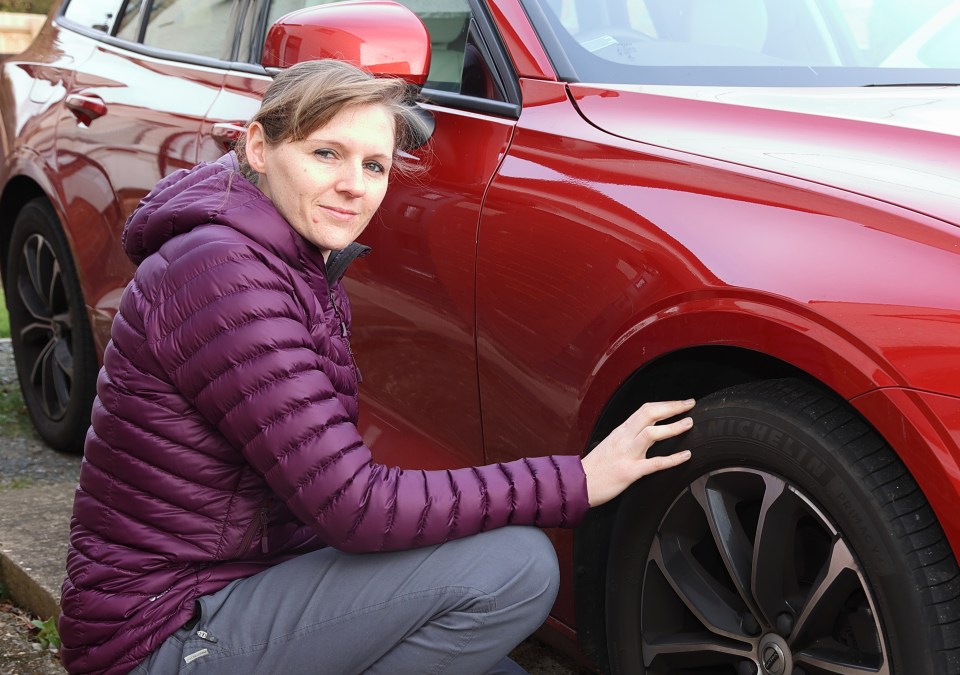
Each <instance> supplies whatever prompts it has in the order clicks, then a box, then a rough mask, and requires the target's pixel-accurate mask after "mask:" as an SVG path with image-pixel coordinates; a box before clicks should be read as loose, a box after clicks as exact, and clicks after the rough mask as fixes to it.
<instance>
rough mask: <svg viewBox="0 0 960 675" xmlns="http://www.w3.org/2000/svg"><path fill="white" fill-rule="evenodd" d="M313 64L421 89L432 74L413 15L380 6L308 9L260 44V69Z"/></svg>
mask: <svg viewBox="0 0 960 675" xmlns="http://www.w3.org/2000/svg"><path fill="white" fill-rule="evenodd" d="M318 35H322V36H323V37H322V39H317V36H318ZM312 59H341V60H343V61H349V62H350V63H353V64H354V65H357V66H360V67H361V68H365V69H367V70H370V71H372V72H376V73H381V74H383V75H390V76H393V77H400V78H402V79H404V80H406V81H408V82H409V83H410V84H413V85H416V86H423V84H424V82H426V81H427V72H428V71H429V70H430V36H429V34H428V33H427V29H426V27H425V26H424V25H423V22H422V21H421V20H420V19H419V18H417V16H416V15H415V14H413V13H412V12H410V11H408V10H407V9H406V8H404V7H402V6H401V5H398V4H396V3H394V2H379V1H378V0H351V1H349V2H341V3H337V4H335V5H328V6H322V7H316V8H308V9H304V10H300V11H298V12H292V13H290V14H287V15H286V16H283V17H281V18H280V19H279V20H277V22H276V23H274V24H273V26H272V27H271V28H270V30H269V32H268V33H267V39H266V41H265V42H264V46H263V59H262V63H263V65H264V66H265V67H267V68H286V67H287V66H289V65H292V64H294V63H299V62H300V61H310V60H312Z"/></svg>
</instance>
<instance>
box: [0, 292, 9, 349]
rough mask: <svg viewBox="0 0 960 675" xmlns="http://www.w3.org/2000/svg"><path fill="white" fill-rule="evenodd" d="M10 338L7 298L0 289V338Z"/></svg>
mask: <svg viewBox="0 0 960 675" xmlns="http://www.w3.org/2000/svg"><path fill="white" fill-rule="evenodd" d="M8 337H10V315H9V314H7V298H6V296H5V295H4V294H3V289H0V338H8Z"/></svg>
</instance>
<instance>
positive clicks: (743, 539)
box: [690, 476, 756, 611]
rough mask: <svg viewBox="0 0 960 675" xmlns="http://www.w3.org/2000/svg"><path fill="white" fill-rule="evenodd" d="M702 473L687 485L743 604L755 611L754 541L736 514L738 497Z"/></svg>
mask: <svg viewBox="0 0 960 675" xmlns="http://www.w3.org/2000/svg"><path fill="white" fill-rule="evenodd" d="M707 483H708V481H707V477H706V476H702V477H700V478H699V479H697V480H696V481H694V482H693V484H691V486H690V493H691V494H692V495H693V497H694V499H696V500H697V503H698V504H699V505H700V507H701V508H702V509H703V512H704V515H705V516H706V519H707V523H708V524H709V526H710V533H711V534H712V535H713V540H714V543H715V544H716V547H717V551H718V552H719V553H720V557H721V559H722V560H723V565H724V567H725V568H726V570H727V573H728V574H729V575H730V579H731V581H733V584H734V586H735V587H736V589H737V593H739V594H740V597H741V598H742V599H743V602H744V604H745V605H746V606H747V607H749V608H750V609H751V611H755V609H756V608H755V603H754V601H753V596H752V594H751V592H750V576H751V568H752V567H753V544H751V543H750V540H749V538H748V537H747V535H746V533H745V532H744V531H743V526H742V525H741V524H740V519H739V518H738V517H737V515H736V506H737V501H738V500H737V498H736V497H735V495H733V494H731V493H730V492H728V491H725V490H720V489H715V488H714V487H712V486H708V484H707Z"/></svg>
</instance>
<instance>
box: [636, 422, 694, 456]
mask: <svg viewBox="0 0 960 675" xmlns="http://www.w3.org/2000/svg"><path fill="white" fill-rule="evenodd" d="M692 426H693V420H692V419H691V418H689V417H684V418H683V419H682V420H677V421H676V422H671V423H670V424H655V425H650V426H648V427H644V428H643V429H642V430H641V431H640V433H639V434H637V440H638V441H640V442H641V443H643V444H644V445H645V446H646V447H644V448H643V450H642V452H643V454H644V455H645V454H646V452H647V450H648V449H649V448H650V446H651V445H653V444H654V443H656V442H657V441H662V440H665V439H667V438H673V437H674V436H679V435H680V434H682V433H683V432H685V431H689V430H690V427H692Z"/></svg>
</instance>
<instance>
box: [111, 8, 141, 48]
mask: <svg viewBox="0 0 960 675" xmlns="http://www.w3.org/2000/svg"><path fill="white" fill-rule="evenodd" d="M143 4H144V3H143V0H128V2H127V4H126V6H125V7H124V8H123V15H122V16H121V17H120V21H119V22H118V24H117V32H116V36H117V37H118V38H123V39H124V40H130V41H131V42H136V41H137V40H138V39H139V38H140V12H141V11H142V10H143Z"/></svg>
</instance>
